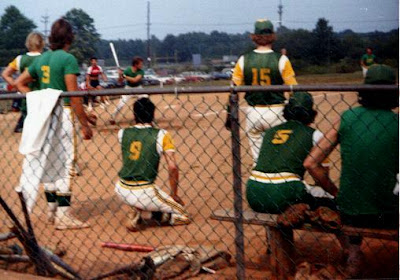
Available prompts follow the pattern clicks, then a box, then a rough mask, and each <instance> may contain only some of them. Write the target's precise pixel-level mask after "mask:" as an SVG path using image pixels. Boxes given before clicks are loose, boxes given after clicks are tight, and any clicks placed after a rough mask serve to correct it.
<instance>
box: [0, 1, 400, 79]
mask: <svg viewBox="0 0 400 280" xmlns="http://www.w3.org/2000/svg"><path fill="white" fill-rule="evenodd" d="M64 17H65V18H66V19H67V20H68V21H70V23H71V24H72V26H73V28H74V33H75V40H74V43H73V45H72V46H71V49H70V52H71V53H73V54H74V55H75V56H76V57H77V59H78V61H79V62H80V63H83V62H86V63H88V60H89V58H90V57H92V56H96V57H97V58H101V59H104V60H105V61H106V66H112V65H114V62H113V57H112V53H111V51H110V47H109V42H110V41H109V40H104V39H101V37H100V34H99V33H98V32H97V30H96V27H95V25H94V20H93V19H92V18H91V17H90V16H89V15H88V14H87V13H86V12H84V11H83V10H81V9H72V10H70V11H68V12H67V13H66V14H65V15H64ZM36 28H37V26H36V25H35V23H34V22H33V21H32V20H31V19H29V18H27V17H26V16H24V15H23V14H22V13H21V12H20V11H19V10H18V8H16V7H15V6H9V7H7V8H6V9H5V11H4V14H3V15H2V16H1V18H0V64H1V65H2V66H6V65H7V64H8V63H9V62H10V61H11V60H12V59H13V58H14V57H15V56H16V55H18V54H20V53H23V52H25V51H26V50H25V47H24V44H25V37H26V36H27V34H29V32H31V31H33V30H35V29H36ZM276 33H277V38H278V39H277V41H276V42H275V43H274V45H273V48H274V50H275V51H279V50H280V49H282V48H285V49H286V50H287V51H288V56H289V57H290V59H291V61H292V64H293V66H294V68H295V70H296V71H299V72H301V71H304V72H307V71H309V72H319V71H321V72H324V71H325V72H326V71H332V72H352V71H355V70H359V60H360V58H361V56H362V54H363V53H364V52H365V49H366V47H372V48H373V50H374V53H375V55H376V56H377V59H378V62H380V63H386V64H389V65H391V66H393V67H398V54H399V35H398V34H399V30H398V29H396V30H392V31H389V32H379V31H375V32H369V33H356V32H353V31H352V30H345V31H343V32H334V31H333V28H332V26H330V25H329V22H328V21H327V20H326V19H324V18H320V19H319V20H318V21H317V23H316V25H315V28H314V29H313V30H311V31H309V30H305V29H288V28H286V27H284V26H283V27H280V28H277V31H276ZM112 41H113V43H114V45H115V48H116V50H117V52H118V57H119V59H120V61H121V64H122V65H129V64H130V61H131V59H132V57H133V56H141V57H143V58H146V57H147V53H148V49H147V47H148V42H147V40H141V39H135V40H133V39H131V40H126V39H118V40H112ZM149 43H150V55H151V56H150V57H151V58H152V61H153V63H154V62H157V59H156V58H160V57H161V58H163V61H169V62H177V63H190V62H191V60H192V54H201V56H202V59H203V62H204V63H205V64H207V63H208V64H210V61H211V60H213V59H221V58H222V56H224V55H236V56H239V55H240V54H242V53H244V52H246V51H249V50H251V49H252V48H254V45H253V43H252V41H251V39H250V33H248V32H244V33H242V34H228V33H225V32H219V31H212V32H211V33H209V34H207V33H204V32H190V33H185V34H179V35H172V34H169V35H167V36H166V37H165V38H164V39H163V40H160V39H158V38H157V37H155V36H152V37H151V39H150V42H149ZM210 67H211V64H210Z"/></svg>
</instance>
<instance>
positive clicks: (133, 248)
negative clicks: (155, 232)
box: [101, 242, 155, 253]
mask: <svg viewBox="0 0 400 280" xmlns="http://www.w3.org/2000/svg"><path fill="white" fill-rule="evenodd" d="M101 247H103V248H112V249H117V250H122V251H127V252H143V253H148V252H152V251H154V250H155V248H154V247H151V246H145V245H138V244H127V243H115V242H102V243H101Z"/></svg>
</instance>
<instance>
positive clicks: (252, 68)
mask: <svg viewBox="0 0 400 280" xmlns="http://www.w3.org/2000/svg"><path fill="white" fill-rule="evenodd" d="M251 39H252V40H253V42H254V43H255V44H256V46H257V47H256V49H255V50H253V51H251V52H248V53H246V54H244V55H242V56H241V57H240V58H239V60H238V62H237V63H236V66H235V68H234V71H233V75H232V81H233V82H234V83H235V84H236V85H238V86H239V85H249V86H250V85H261V86H267V85H282V84H285V85H296V84H297V81H296V78H295V74H294V71H293V68H292V65H291V63H290V61H289V59H288V58H287V56H286V55H281V54H279V53H276V52H274V51H273V50H272V43H273V42H274V41H275V40H276V35H275V33H274V26H273V25H272V23H271V21H269V20H258V21H257V22H256V23H255V31H254V34H251ZM245 99H246V101H247V103H248V104H249V108H248V109H247V114H246V133H247V135H248V137H249V141H250V148H251V151H252V155H253V159H254V162H256V161H257V158H258V153H259V151H260V146H261V143H262V133H263V132H264V130H265V129H267V128H270V127H272V126H275V125H278V124H280V123H282V122H283V121H284V119H283V117H282V112H283V107H284V101H285V96H284V93H283V92H265V91H260V92H247V93H246V95H245Z"/></svg>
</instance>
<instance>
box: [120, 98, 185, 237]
mask: <svg viewBox="0 0 400 280" xmlns="http://www.w3.org/2000/svg"><path fill="white" fill-rule="evenodd" d="M133 110H134V117H135V121H136V125H135V126H133V127H130V128H125V129H121V130H120V131H119V133H118V139H119V142H120V143H121V148H122V161H123V166H122V169H121V170H120V171H119V173H118V175H119V178H120V179H119V181H118V182H117V184H116V186H115V192H116V193H117V195H118V196H119V197H120V198H121V199H122V200H123V201H124V202H125V203H126V204H128V205H129V206H131V207H132V209H131V210H132V211H131V212H129V213H128V215H127V216H128V217H127V223H126V227H127V229H128V230H130V231H137V230H139V228H140V226H141V225H140V223H141V221H143V220H146V219H155V220H158V221H159V222H160V223H166V224H170V225H182V224H188V223H190V219H189V215H188V213H187V212H186V210H185V208H184V206H183V205H184V203H183V201H182V199H181V198H180V197H179V196H178V180H179V171H178V166H177V165H176V161H175V146H174V143H173V141H172V138H171V135H170V134H169V133H168V132H167V131H165V130H163V129H159V128H155V127H153V125H152V123H153V119H154V111H155V106H154V104H153V103H152V102H151V101H150V99H148V98H145V97H143V98H140V99H138V100H137V101H136V102H135V103H134V105H133ZM162 155H164V157H165V159H166V163H167V166H168V174H169V184H170V187H171V191H170V195H168V194H167V193H165V192H163V191H162V190H161V189H160V188H159V187H158V186H156V185H155V184H154V181H155V180H156V177H157V173H158V165H159V163H160V159H161V156H162Z"/></svg>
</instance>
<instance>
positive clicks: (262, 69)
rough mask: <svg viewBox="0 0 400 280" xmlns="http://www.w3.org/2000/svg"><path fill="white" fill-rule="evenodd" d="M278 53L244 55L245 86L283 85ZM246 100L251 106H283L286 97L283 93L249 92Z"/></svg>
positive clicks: (252, 52) (250, 53)
mask: <svg viewBox="0 0 400 280" xmlns="http://www.w3.org/2000/svg"><path fill="white" fill-rule="evenodd" d="M280 57H281V55H280V54H278V53H276V52H269V53H257V52H254V51H251V52H249V53H246V54H245V55H244V69H243V74H244V84H245V85H249V86H250V85H261V86H265V85H283V83H284V82H283V79H282V76H281V73H280V72H279V59H280ZM245 99H246V101H247V103H248V104H249V105H250V106H255V105H271V104H282V103H283V102H284V100H285V96H284V94H283V93H282V92H254V91H253V92H247V93H246V95H245Z"/></svg>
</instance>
